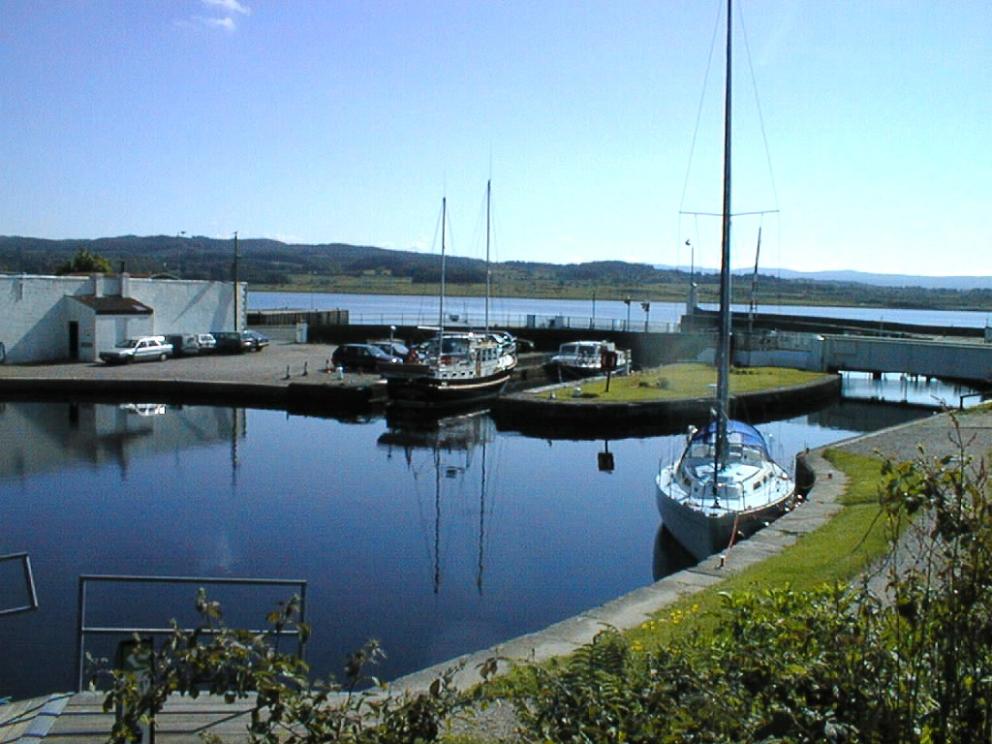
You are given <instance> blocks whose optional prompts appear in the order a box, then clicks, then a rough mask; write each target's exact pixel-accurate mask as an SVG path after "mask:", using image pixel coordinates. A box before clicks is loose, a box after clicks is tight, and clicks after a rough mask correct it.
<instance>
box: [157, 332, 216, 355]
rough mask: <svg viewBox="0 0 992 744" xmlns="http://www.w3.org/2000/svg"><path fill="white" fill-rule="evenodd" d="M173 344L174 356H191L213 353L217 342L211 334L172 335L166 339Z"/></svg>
mask: <svg viewBox="0 0 992 744" xmlns="http://www.w3.org/2000/svg"><path fill="white" fill-rule="evenodd" d="M165 340H166V342H167V343H170V344H172V356H177V357H179V356H190V355H191V354H205V353H207V352H210V351H213V349H214V346H215V345H216V344H217V342H216V341H215V340H214V337H213V336H211V335H210V334H209V333H172V334H169V335H168V336H166V337H165Z"/></svg>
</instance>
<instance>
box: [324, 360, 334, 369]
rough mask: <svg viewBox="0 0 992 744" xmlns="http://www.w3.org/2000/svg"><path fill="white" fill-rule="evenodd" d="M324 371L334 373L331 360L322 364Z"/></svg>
mask: <svg viewBox="0 0 992 744" xmlns="http://www.w3.org/2000/svg"><path fill="white" fill-rule="evenodd" d="M324 371H325V372H333V371H334V370H333V369H332V368H331V360H330V359H328V360H327V361H326V362H324Z"/></svg>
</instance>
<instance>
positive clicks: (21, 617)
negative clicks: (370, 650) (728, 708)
mask: <svg viewBox="0 0 992 744" xmlns="http://www.w3.org/2000/svg"><path fill="white" fill-rule="evenodd" d="M861 377H863V376H848V378H849V379H848V380H847V382H846V387H849V388H850V389H851V391H852V392H853V393H854V394H856V395H859V396H861V397H860V398H853V399H844V400H841V401H838V402H836V403H834V404H832V405H830V406H828V407H826V408H824V409H822V410H819V411H816V412H812V413H808V414H805V415H802V416H797V417H794V418H790V419H786V420H781V421H773V422H767V423H762V424H760V426H759V428H760V429H761V430H762V431H763V432H764V433H765V434H766V435H767V436H768V437H769V438H770V440H771V445H772V449H773V453H774V454H775V455H776V457H777V458H778V459H779V460H780V461H782V462H788V463H791V462H793V461H794V457H795V455H796V453H797V452H799V451H801V450H803V449H804V448H806V447H817V446H820V445H823V444H826V443H830V442H836V441H839V440H842V439H845V438H848V437H851V436H854V435H856V434H859V433H861V432H865V431H871V430H875V429H878V428H883V427H887V426H892V425H895V424H898V423H902V422H904V421H907V420H911V419H913V418H916V417H919V416H923V415H930V412H929V411H928V410H927V409H925V408H923V407H920V405H905V404H903V402H904V401H905V402H906V403H910V404H924V405H926V404H929V403H932V401H933V400H934V398H935V397H939V398H942V399H944V400H953V401H954V402H955V403H956V400H957V398H956V397H955V396H956V395H958V394H959V393H960V392H961V391H960V390H957V389H955V388H951V387H949V386H944V385H941V384H940V383H937V382H932V383H930V384H926V383H925V382H923V381H906V380H900V379H898V378H892V377H891V376H890V378H889V379H883V380H880V381H874V380H869V379H867V378H865V379H863V380H862V379H861ZM885 399H888V400H889V401H891V402H885ZM0 438H2V441H3V442H4V447H3V448H0V555H3V554H9V553H15V552H20V551H27V552H28V553H29V554H30V559H31V564H32V568H33V571H34V578H35V582H36V586H37V595H38V602H39V607H38V609H37V610H35V611H32V612H25V613H21V614H17V615H12V616H0V697H2V696H8V695H9V696H13V697H15V698H19V697H25V696H30V695H36V694H41V693H46V692H53V691H59V690H70V689H74V687H75V664H76V654H77V649H76V639H77V636H76V629H77V622H78V621H77V591H78V576H79V575H80V574H137V575H159V576H183V575H185V576H206V577H253V578H259V577H261V578H283V579H286V578H289V579H304V580H306V581H307V582H308V585H307V606H306V615H307V617H306V619H307V621H308V622H309V623H311V624H312V627H313V637H312V640H311V642H310V644H309V646H308V649H307V659H308V661H309V662H310V663H311V665H312V668H313V670H314V673H315V675H317V676H321V677H325V676H327V675H329V674H338V673H339V671H340V669H341V668H342V664H343V661H344V658H345V655H346V654H347V653H348V652H350V651H352V650H354V649H357V648H358V647H359V646H360V645H361V644H362V643H363V642H364V641H365V640H366V639H368V638H371V637H374V638H376V639H378V640H379V641H380V642H381V643H382V645H383V647H384V648H385V650H386V653H387V654H388V658H387V660H386V661H385V663H384V664H383V665H382V666H381V667H379V668H378V669H377V670H376V673H377V674H378V675H380V676H382V677H384V678H387V679H388V678H393V677H396V676H398V675H401V674H404V673H407V672H411V671H414V670H416V669H419V668H422V667H424V666H427V665H430V664H433V663H436V662H440V661H444V660H446V659H450V658H453V657H455V656H457V655H459V654H463V653H466V652H470V651H473V650H477V649H479V648H484V647H487V646H489V645H492V644H495V643H498V642H500V641H505V640H507V639H509V638H511V637H514V636H517V635H520V634H522V633H526V632H531V631H534V630H537V629H540V628H542V627H544V626H546V625H549V624H551V623H553V622H556V621H558V620H561V619H563V618H566V617H568V616H570V615H573V614H575V613H577V612H580V611H582V610H585V609H588V608H590V607H593V606H595V605H597V604H600V603H603V602H606V601H608V600H611V599H613V598H615V597H617V596H619V595H621V594H623V593H625V592H628V591H631V590H633V589H636V588H638V587H641V586H644V585H646V584H649V583H650V582H652V581H653V580H655V579H657V578H660V577H661V576H663V575H665V574H667V573H669V572H671V571H674V570H678V569H680V568H682V567H684V566H685V565H686V558H685V557H684V556H683V555H682V554H681V553H680V551H679V550H678V549H677V546H672V545H670V544H668V541H665V540H660V539H659V538H660V535H661V531H660V520H659V517H658V514H657V510H656V506H655V499H654V490H653V489H654V486H653V479H654V475H655V474H656V472H657V469H658V466H659V463H660V462H668V461H669V460H670V459H672V458H673V457H675V456H676V455H677V454H678V451H679V449H680V447H681V437H680V436H654V437H640V438H633V437H632V438H627V439H618V440H611V441H602V440H599V441H596V440H590V441H571V440H567V439H556V438H554V436H553V434H552V435H549V436H548V438H544V439H540V438H532V437H526V436H522V435H520V434H517V433H514V432H512V431H499V430H497V428H496V426H495V425H494V423H493V421H492V420H491V419H490V418H489V416H488V415H487V414H485V413H474V414H471V415H465V416H460V417H454V418H449V419H443V420H441V421H440V422H437V423H433V422H417V423H415V424H412V425H411V424H410V423H409V422H396V421H394V420H392V419H391V418H387V417H386V416H384V415H381V414H374V415H368V416H361V417H358V418H355V419H352V420H341V419H335V418H319V417H305V416H295V415H288V414H286V413H284V412H280V411H273V410H256V409H241V408H215V407H208V406H174V405H156V404H151V405H148V404H144V405H135V404H118V405H111V404H98V403H65V402H5V403H0ZM606 453H609V455H606ZM194 593H195V587H191V586H178V587H161V586H156V587H153V588H151V589H149V588H147V587H140V586H135V585H120V586H116V587H110V586H103V585H100V586H97V587H93V588H92V589H91V590H90V591H89V592H88V595H87V623H88V624H89V625H97V626H99V625H104V626H106V625H117V626H120V625H131V626H134V627H162V626H163V625H164V624H166V622H167V621H168V620H169V619H170V618H173V617H174V618H176V619H178V620H179V621H180V623H182V624H187V623H192V622H194V621H195V616H194V613H193V611H192V608H193V600H194ZM286 594H287V591H286V590H285V589H278V590H276V589H272V588H265V589H252V590H246V589H243V588H240V589H238V588H235V589H232V588H217V589H211V590H210V596H211V597H214V598H217V599H219V600H220V601H221V602H222V604H223V605H224V607H225V619H226V620H227V621H228V622H229V623H230V624H231V625H236V626H242V627H260V626H261V625H262V623H263V619H264V615H265V613H266V612H267V611H268V610H269V609H271V608H272V607H273V605H274V604H275V603H276V602H277V601H279V600H282V599H285V598H286ZM24 600H25V589H24V581H23V577H22V575H21V573H20V569H19V567H18V566H17V565H16V564H15V563H11V562H8V563H0V609H2V608H5V607H13V606H18V605H21V604H23V603H24ZM113 641H116V639H113V640H112V639H109V638H90V639H87V641H86V650H88V651H90V652H91V653H92V654H93V655H95V656H97V657H100V656H104V657H112V655H113V650H114V647H113Z"/></svg>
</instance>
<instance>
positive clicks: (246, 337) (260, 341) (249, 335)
mask: <svg viewBox="0 0 992 744" xmlns="http://www.w3.org/2000/svg"><path fill="white" fill-rule="evenodd" d="M241 338H242V340H243V341H244V342H245V346H246V348H247V345H248V344H249V343H250V344H251V348H252V351H261V350H262V349H264V348H265V347H266V346H268V345H269V337H268V336H264V335H262V334H261V333H259V332H258V331H253V330H251V329H248V330H247V331H241Z"/></svg>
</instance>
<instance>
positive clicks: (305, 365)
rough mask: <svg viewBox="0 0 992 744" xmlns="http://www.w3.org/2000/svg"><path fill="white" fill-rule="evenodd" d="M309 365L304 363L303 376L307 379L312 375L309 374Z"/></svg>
mask: <svg viewBox="0 0 992 744" xmlns="http://www.w3.org/2000/svg"><path fill="white" fill-rule="evenodd" d="M307 364H308V362H303V376H304V377H306V376H307V375H308V374H310V373H309V372H308V371H307Z"/></svg>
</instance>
